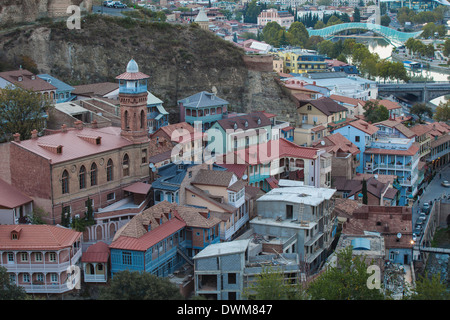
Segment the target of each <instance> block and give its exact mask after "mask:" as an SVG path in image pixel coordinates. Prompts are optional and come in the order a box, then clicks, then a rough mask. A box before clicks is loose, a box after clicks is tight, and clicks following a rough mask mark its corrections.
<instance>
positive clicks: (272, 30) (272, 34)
mask: <svg viewBox="0 0 450 320" xmlns="http://www.w3.org/2000/svg"><path fill="white" fill-rule="evenodd" d="M283 32H285V31H284V29H283V28H282V27H281V26H280V25H279V24H278V23H277V22H275V21H272V22H269V23H267V24H266V25H265V27H264V29H263V31H262V36H263V40H264V41H265V42H266V43H268V44H270V45H272V46H274V47H279V46H280V39H281V35H282V34H283Z"/></svg>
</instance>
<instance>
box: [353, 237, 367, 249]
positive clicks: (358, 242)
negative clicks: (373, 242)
mask: <svg viewBox="0 0 450 320" xmlns="http://www.w3.org/2000/svg"><path fill="white" fill-rule="evenodd" d="M352 247H353V250H370V240H369V239H366V238H355V239H353V240H352Z"/></svg>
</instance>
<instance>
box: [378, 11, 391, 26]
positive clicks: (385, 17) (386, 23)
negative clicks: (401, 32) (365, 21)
mask: <svg viewBox="0 0 450 320" xmlns="http://www.w3.org/2000/svg"><path fill="white" fill-rule="evenodd" d="M390 23H391V18H389V16H388V15H387V14H385V15H383V16H381V19H380V24H381V25H382V26H385V27H389V24H390Z"/></svg>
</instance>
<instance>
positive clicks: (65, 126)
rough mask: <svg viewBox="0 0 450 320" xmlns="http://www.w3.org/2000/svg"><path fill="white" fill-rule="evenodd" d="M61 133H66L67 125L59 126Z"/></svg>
mask: <svg viewBox="0 0 450 320" xmlns="http://www.w3.org/2000/svg"><path fill="white" fill-rule="evenodd" d="M61 132H67V125H66V124H63V125H62V126H61Z"/></svg>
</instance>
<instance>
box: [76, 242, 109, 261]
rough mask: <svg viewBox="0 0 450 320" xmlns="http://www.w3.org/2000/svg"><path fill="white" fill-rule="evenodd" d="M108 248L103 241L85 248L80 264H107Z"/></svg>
mask: <svg viewBox="0 0 450 320" xmlns="http://www.w3.org/2000/svg"><path fill="white" fill-rule="evenodd" d="M108 259H109V247H108V245H107V244H106V243H104V242H103V241H99V242H97V243H95V244H93V245H91V246H89V248H87V250H86V252H84V253H83V255H82V257H81V262H103V263H105V262H108Z"/></svg>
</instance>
